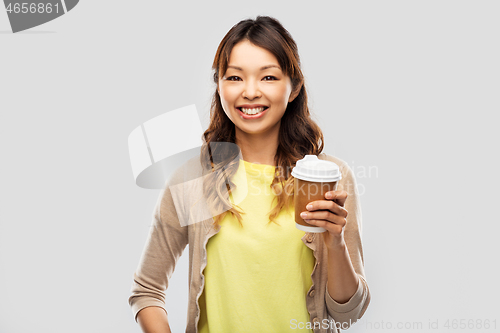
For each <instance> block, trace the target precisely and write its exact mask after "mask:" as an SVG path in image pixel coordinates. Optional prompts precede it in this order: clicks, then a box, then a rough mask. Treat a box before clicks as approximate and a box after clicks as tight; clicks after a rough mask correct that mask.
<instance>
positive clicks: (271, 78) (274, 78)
mask: <svg viewBox="0 0 500 333" xmlns="http://www.w3.org/2000/svg"><path fill="white" fill-rule="evenodd" d="M267 78H270V80H277V78H276V77H274V76H272V75H268V76H264V79H267ZM266 81H269V80H266Z"/></svg>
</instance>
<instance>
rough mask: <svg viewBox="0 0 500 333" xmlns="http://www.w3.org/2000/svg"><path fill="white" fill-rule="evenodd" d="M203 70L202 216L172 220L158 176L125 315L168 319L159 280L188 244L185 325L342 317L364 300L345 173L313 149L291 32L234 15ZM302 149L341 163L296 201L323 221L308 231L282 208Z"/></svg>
mask: <svg viewBox="0 0 500 333" xmlns="http://www.w3.org/2000/svg"><path fill="white" fill-rule="evenodd" d="M213 70H214V82H215V84H216V86H217V89H216V91H215V93H214V96H213V102H212V107H211V121H210V125H209V127H208V129H207V130H206V131H205V133H204V141H205V142H204V145H203V147H202V151H201V154H200V163H199V164H200V167H201V168H203V170H205V171H206V170H210V171H211V173H209V177H207V178H206V180H204V185H203V194H204V196H205V198H206V199H207V201H208V202H209V204H210V212H211V213H212V214H211V217H213V218H207V219H205V220H203V221H201V223H191V224H189V225H187V226H181V224H182V223H180V222H179V221H180V219H181V214H180V212H181V210H183V209H184V208H182V209H180V208H179V207H180V205H181V204H180V203H179V200H178V199H175V198H174V196H173V194H172V190H171V188H172V187H169V186H168V185H167V186H166V188H165V189H164V191H163V192H162V193H161V195H160V198H159V200H158V204H157V206H156V209H155V214H154V217H155V218H154V228H152V230H151V234H150V236H149V239H148V242H147V245H146V248H145V250H144V253H143V256H142V258H141V262H140V264H139V267H138V269H137V271H136V272H135V274H134V284H133V287H132V296H131V297H130V298H129V303H130V305H131V307H132V310H133V312H134V315H135V316H136V320H137V321H138V322H139V324H140V326H141V328H142V329H143V331H144V332H146V333H147V332H169V331H170V329H169V326H168V319H167V313H166V310H165V309H164V290H165V289H166V288H167V286H168V279H169V277H170V276H171V274H172V272H173V270H174V267H175V263H176V261H177V259H178V258H179V257H180V255H181V254H182V251H183V250H184V248H185V246H186V245H187V244H189V249H190V251H189V252H190V253H189V259H190V260H189V261H190V272H189V279H190V281H189V306H188V323H187V328H186V332H288V331H296V330H299V331H306V332H338V331H339V330H338V328H344V329H346V328H348V327H349V326H350V325H351V324H352V323H354V322H355V321H356V320H358V319H359V318H361V317H362V315H363V314H364V312H365V310H366V308H367V306H368V304H369V302H370V292H369V289H368V285H367V283H366V280H365V278H364V270H363V252H362V244H361V237H360V230H359V229H360V225H361V221H360V218H361V212H360V206H359V198H358V193H357V190H356V181H355V179H354V175H353V173H352V171H351V170H350V169H349V167H348V166H347V165H346V164H345V162H343V161H342V160H340V159H338V158H336V157H333V156H329V155H326V154H324V153H321V152H322V150H323V134H322V132H321V130H320V128H319V127H318V126H317V125H316V124H315V123H314V121H312V120H311V118H310V113H309V109H308V106H307V94H306V89H305V86H304V78H303V75H302V72H301V69H300V61H299V55H298V51H297V47H296V44H295V42H294V40H293V39H292V37H291V36H290V35H289V33H288V31H286V30H285V29H284V28H283V26H282V25H281V24H280V23H279V22H278V21H277V20H275V19H273V18H271V17H266V16H258V17H257V19H256V20H250V19H248V20H244V21H241V22H239V23H238V24H237V25H235V26H234V27H233V28H232V29H231V30H230V31H229V32H228V33H227V35H226V36H225V37H224V39H223V40H222V41H221V43H220V45H219V48H218V50H217V53H216V56H215V59H214V63H213ZM224 142H230V143H234V144H236V145H237V147H238V148H239V152H238V153H237V157H238V156H240V157H242V159H240V158H236V159H235V154H234V152H232V153H231V152H230V150H229V151H224V149H223V148H218V147H219V146H217V143H224ZM311 154H312V155H318V157H319V158H320V159H326V160H329V161H333V162H335V163H336V164H338V165H339V166H340V169H341V172H342V180H341V181H340V182H339V184H338V187H337V190H336V191H331V192H328V193H326V194H325V199H324V200H317V201H314V202H311V205H312V206H311V207H308V212H304V213H307V216H306V217H305V218H306V219H307V220H308V221H309V222H308V223H310V224H312V225H316V226H320V227H323V228H324V229H326V230H327V231H326V232H324V233H319V234H314V233H306V232H304V231H300V230H298V229H297V228H295V223H294V211H293V210H290V207H291V206H292V203H293V177H292V176H291V174H290V172H291V167H293V166H294V165H295V163H296V161H297V160H299V159H302V158H303V157H304V156H305V155H311ZM215 155H217V156H218V159H215V158H214V156H215ZM203 161H208V162H203ZM180 169H184V167H183V168H180ZM205 174H206V173H205ZM178 178H179V172H178V173H177V175H174V176H173V177H172V179H171V181H170V182H169V185H172V184H174V183H177V182H178V181H179V179H178ZM225 189H227V190H228V193H229V198H224V196H223V195H221V193H222V192H223V191H224V190H225ZM193 194H194V193H193ZM242 196H243V198H244V199H243V200H241V201H239V202H238V203H239V205H236V202H235V201H236V200H235V198H236V197H240V198H241V197H242ZM228 200H229V201H230V202H229V201H228ZM274 202H276V204H273V203H274ZM223 207H226V208H227V209H224V208H223ZM176 208H177V211H176ZM171 301H174V300H171Z"/></svg>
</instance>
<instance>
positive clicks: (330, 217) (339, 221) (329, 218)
mask: <svg viewBox="0 0 500 333" xmlns="http://www.w3.org/2000/svg"><path fill="white" fill-rule="evenodd" d="M301 217H302V218H303V219H304V221H306V222H307V221H308V220H313V221H326V222H328V223H333V224H336V225H340V226H342V227H343V226H345V225H346V223H347V221H346V219H345V218H344V217H342V216H338V215H335V214H333V213H332V212H330V211H329V210H320V211H315V212H308V213H307V216H303V215H302V214H301ZM308 223H309V222H308Z"/></svg>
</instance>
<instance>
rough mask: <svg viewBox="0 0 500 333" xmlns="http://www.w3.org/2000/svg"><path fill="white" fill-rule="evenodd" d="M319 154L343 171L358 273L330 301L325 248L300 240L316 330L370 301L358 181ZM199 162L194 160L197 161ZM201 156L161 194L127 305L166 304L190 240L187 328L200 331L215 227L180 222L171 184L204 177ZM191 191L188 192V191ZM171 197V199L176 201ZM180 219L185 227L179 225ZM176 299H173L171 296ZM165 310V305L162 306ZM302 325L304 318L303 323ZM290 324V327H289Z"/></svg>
mask: <svg viewBox="0 0 500 333" xmlns="http://www.w3.org/2000/svg"><path fill="white" fill-rule="evenodd" d="M318 158H320V159H324V160H329V161H332V162H335V163H336V164H337V165H338V166H339V167H340V170H341V173H342V180H340V182H339V184H338V187H337V189H338V190H345V191H346V192H348V198H347V200H346V202H345V205H344V207H345V208H346V210H347V211H348V212H349V214H348V216H347V225H346V226H345V230H344V239H345V242H346V245H347V248H348V251H349V256H350V258H351V261H352V264H353V266H354V269H355V271H356V273H357V274H358V276H359V278H360V279H359V281H360V283H359V284H358V289H357V291H356V292H355V293H354V295H353V296H352V297H351V299H350V300H349V301H348V302H346V303H343V304H340V303H337V302H336V301H335V300H333V299H332V298H331V297H330V295H329V294H328V291H327V279H328V274H327V249H326V247H325V246H324V242H323V239H322V236H321V234H316V233H306V234H305V235H304V237H302V241H303V242H304V244H305V245H306V246H307V247H309V248H310V249H312V250H313V253H314V257H315V258H316V263H315V266H314V269H313V272H312V275H311V277H312V282H313V284H312V287H311V289H310V290H309V291H308V293H307V296H306V297H307V300H306V305H307V310H308V311H309V314H310V316H311V320H310V321H311V325H313V327H315V329H314V332H315V333H319V332H322V333H323V332H324V333H326V332H329V333H331V332H339V331H338V330H337V329H336V327H337V326H340V325H341V324H343V325H344V326H343V328H344V329H345V328H347V327H349V326H350V325H351V324H352V323H354V322H356V321H357V320H358V319H360V318H361V317H362V316H363V314H364V312H365V311H366V308H367V307H368V304H369V303H370V291H369V289H368V284H367V282H366V279H365V274H364V269H363V264H364V263H363V248H362V243H361V233H360V232H361V230H360V229H361V209H360V203H359V194H358V191H357V189H356V180H355V178H354V175H353V172H352V170H351V169H350V168H349V167H348V166H347V164H346V163H345V162H344V161H342V160H340V159H338V158H336V157H333V156H330V155H327V154H324V153H322V154H320V155H319V156H318ZM197 161H198V162H197ZM201 169H202V168H201V165H200V163H199V156H198V157H195V158H193V159H191V160H190V161H188V162H187V163H186V164H185V165H183V166H182V167H181V168H178V169H177V171H176V172H175V174H174V175H173V176H172V177H171V178H170V179H169V181H168V182H167V184H166V186H165V188H164V189H163V190H162V192H161V193H160V196H159V198H158V202H157V204H156V207H155V210H154V213H153V225H152V228H151V231H150V234H149V236H148V240H147V243H146V246H145V248H144V251H143V253H142V257H141V259H140V262H139V265H138V267H137V270H136V271H135V273H134V280H133V283H132V289H131V293H132V294H131V296H130V298H129V304H130V306H131V308H132V312H133V314H134V317H135V319H136V320H137V313H138V312H139V311H140V310H142V309H143V308H145V307H148V306H159V307H162V308H163V309H165V290H166V288H167V287H168V282H169V279H170V277H171V276H172V273H173V272H174V268H175V265H176V263H177V260H178V259H179V257H180V256H181V254H182V252H183V250H184V248H185V247H186V245H187V244H189V303H188V314H187V327H186V332H187V333H195V332H198V320H199V316H200V308H199V304H198V298H199V297H200V295H201V293H202V291H203V287H204V276H203V269H204V268H205V266H206V264H207V253H206V244H207V242H208V240H209V238H210V237H212V236H213V235H215V234H216V233H217V232H218V231H219V230H220V228H221V227H220V226H219V227H218V229H217V230H215V229H214V228H213V227H212V223H213V219H212V218H208V219H205V220H203V221H201V222H198V223H192V224H188V225H186V224H185V223H181V222H180V221H179V216H181V214H178V213H177V211H176V207H177V210H180V209H183V207H182V202H181V200H179V199H178V198H177V197H175V195H174V196H173V195H172V191H171V189H170V186H171V185H175V184H180V183H182V182H183V181H185V180H186V179H195V178H197V177H200V176H202V171H201ZM187 194H189V193H187ZM174 201H175V203H174ZM181 224H183V225H185V226H181ZM170 302H175V300H170ZM165 311H166V309H165ZM304 324H306V323H304ZM291 327H292V326H291Z"/></svg>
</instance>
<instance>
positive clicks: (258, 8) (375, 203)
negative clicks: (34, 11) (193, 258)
mask: <svg viewBox="0 0 500 333" xmlns="http://www.w3.org/2000/svg"><path fill="white" fill-rule="evenodd" d="M171 3H172V2H167V1H163V2H161V1H160V2H158V1H155V2H132V1H116V0H115V1H89V0H87V1H82V2H80V3H79V4H78V6H76V7H75V8H74V9H73V10H72V11H71V12H69V13H68V14H66V15H64V16H62V17H60V18H58V19H57V20H54V21H51V22H49V23H47V24H45V25H42V26H39V27H36V28H34V29H32V30H29V31H26V32H23V33H19V34H12V33H10V32H9V30H10V26H9V23H8V19H7V14H6V12H5V11H4V10H3V9H2V10H0V31H1V32H2V33H1V34H0V45H1V47H0V49H1V52H0V66H1V71H0V72H1V73H0V110H1V120H0V124H1V130H0V145H1V146H0V147H1V155H2V156H1V166H0V168H1V172H0V177H1V178H0V181H1V183H0V193H1V201H0V208H1V209H0V218H1V222H0V269H1V273H0V288H1V297H0V332H2V333H4V332H5V333H17V332H52V333H58V332H61V333H62V332H64V333H66V332H82V333H83V332H85V333H87V332H103V333H104V332H106V333H107V332H139V331H140V329H139V326H138V325H137V324H136V323H135V321H134V320H133V317H132V313H131V311H130V308H129V306H128V303H127V299H128V297H129V291H130V286H131V282H132V274H133V272H134V270H135V268H136V266H137V264H138V262H139V258H140V255H141V252H142V249H143V247H144V244H145V241H146V237H147V234H148V232H149V228H150V225H151V221H152V220H151V217H152V211H153V207H154V204H155V203H156V199H157V197H158V194H159V191H158V190H144V189H141V188H139V187H137V186H136V185H135V184H134V180H133V177H132V171H131V167H130V161H129V156H128V148H127V137H128V135H129V133H130V132H131V131H132V130H133V129H134V128H135V127H137V126H139V125H140V124H141V123H143V122H144V121H146V120H149V119H151V118H153V117H155V116H157V115H160V114H163V113H165V112H167V111H169V110H173V109H175V108H179V107H182V106H186V105H189V104H193V103H194V104H196V106H197V108H198V112H199V115H200V118H201V121H202V125H203V127H204V128H206V127H207V125H208V108H209V102H210V96H211V94H212V93H213V89H214V86H213V85H212V83H211V81H210V77H211V70H210V67H211V64H212V61H213V56H214V55H215V51H216V48H217V46H218V44H219V42H220V40H221V39H222V37H223V36H224V35H225V34H226V32H227V31H228V30H229V29H230V28H231V27H232V25H234V24H236V23H237V22H238V21H240V20H241V19H245V18H248V17H252V18H254V17H255V16H256V15H258V14H265V15H271V16H274V17H276V18H278V19H279V20H280V21H281V22H282V24H283V25H284V26H285V27H286V28H287V29H288V30H289V31H290V33H291V34H292V36H293V37H294V38H295V40H296V42H297V44H298V46H299V52H300V55H301V60H302V64H303V70H304V73H305V75H306V80H307V81H306V84H307V88H308V92H309V96H310V99H311V100H310V102H311V103H310V105H311V108H312V112H313V114H314V119H315V120H317V121H318V122H319V124H320V126H321V127H322V129H323V131H324V134H325V139H326V147H325V150H324V152H326V153H329V154H332V155H335V156H338V157H340V158H342V159H343V160H345V161H346V162H347V163H349V164H350V165H351V166H352V167H353V169H354V171H355V173H356V175H357V176H358V178H357V179H358V182H359V184H360V185H361V187H362V190H363V191H362V192H363V194H362V196H361V203H362V208H363V244H364V252H365V253H364V254H365V270H366V277H367V281H368V283H369V286H370V290H371V295H372V301H371V304H370V306H369V308H368V310H367V312H366V314H365V317H364V320H365V324H363V325H367V326H366V327H365V326H361V324H362V322H361V323H359V325H358V324H357V325H355V326H353V327H352V328H351V330H350V331H351V332H370V331H378V332H385V331H388V329H382V327H383V326H382V325H386V327H387V323H391V325H393V326H392V327H393V331H400V332H401V331H405V332H413V331H415V332H429V331H437V330H435V329H434V330H432V329H428V328H427V327H428V323H429V321H432V322H435V321H436V320H438V321H439V325H440V330H439V331H448V332H453V331H456V332H462V331H479V330H477V329H462V330H461V329H457V330H452V329H450V330H446V329H445V328H443V325H444V324H445V322H446V320H447V319H450V320H452V319H465V320H467V322H468V321H469V320H470V319H474V320H476V319H480V320H483V323H484V320H485V319H488V320H490V323H491V324H492V321H493V320H496V325H497V329H496V331H499V330H500V317H499V314H498V302H497V298H498V296H499V287H498V281H499V280H500V273H499V270H498V261H497V259H496V258H495V257H494V254H496V253H498V252H499V250H500V247H499V245H498V241H497V234H498V232H499V227H498V222H499V218H498V216H497V212H496V207H498V203H497V201H498V199H499V196H498V194H497V193H498V192H497V187H498V185H499V176H498V173H499V171H498V148H497V146H498V142H499V134H498V130H497V127H498V116H495V113H498V111H499V104H500V102H499V98H498V92H499V88H500V82H499V79H498V78H499V77H500V65H499V61H498V59H500V47H499V44H498V41H499V32H500V21H499V20H498V13H499V10H500V3H499V2H498V1H484V0H483V1H456V0H455V1H348V2H347V1H345V2H335V3H333V4H328V5H326V4H321V5H320V4H306V3H304V2H303V1H300V2H291V1H276V2H270V1H252V2H244V3H237V2H234V1H226V2H222V1H220V2H214V1H212V2H201V1H200V2H199V3H192V2H186V3H185V4H183V3H182V2H176V3H175V5H172V4H171ZM178 130H182V129H180V128H179V129H178ZM370 167H371V172H370V173H369V172H368V171H369V170H370V169H369V168H370ZM187 270H188V264H187V254H186V255H184V256H183V257H182V260H181V262H180V263H179V266H178V268H177V270H176V272H175V273H174V277H173V280H172V284H171V289H169V290H168V292H167V309H168V310H169V313H170V322H171V326H172V329H173V331H174V332H182V331H184V326H185V320H186V308H187ZM414 322H417V323H418V322H421V323H422V325H423V326H422V329H412V328H409V327H410V326H411V325H412V324H411V323H414ZM397 323H402V324H403V325H406V327H407V328H406V329H404V328H403V329H399V330H395V329H394V328H395V327H396V325H397ZM408 323H410V324H408ZM370 324H371V325H372V326H371V327H370V326H369V325H370ZM450 324H451V322H450ZM377 327H378V328H377ZM484 331H485V332H490V331H495V330H493V329H491V328H490V329H489V330H484Z"/></svg>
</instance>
